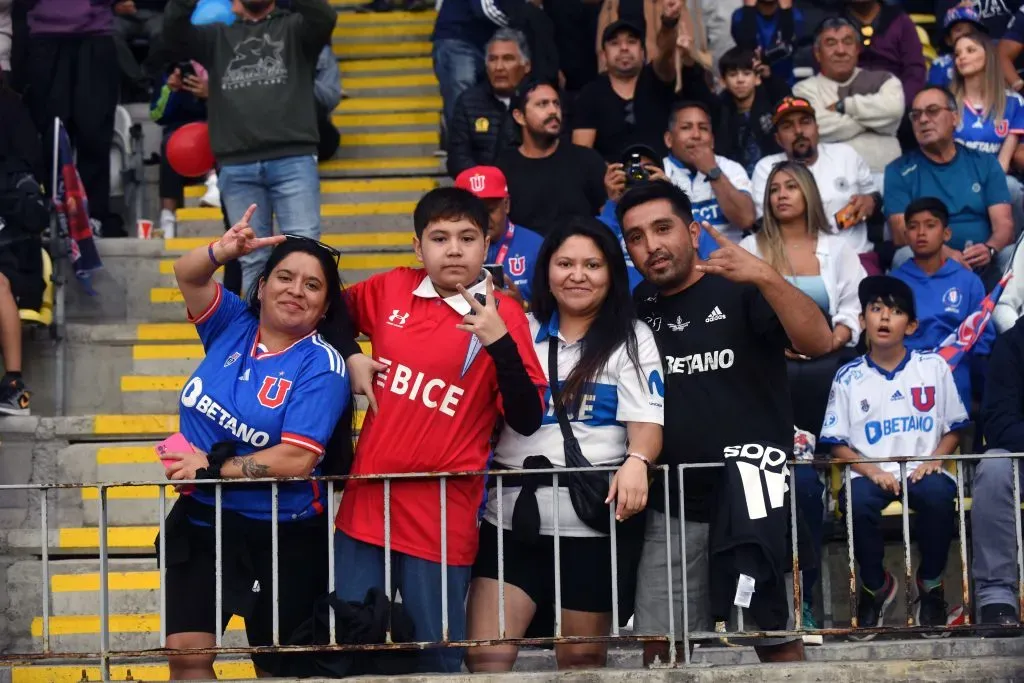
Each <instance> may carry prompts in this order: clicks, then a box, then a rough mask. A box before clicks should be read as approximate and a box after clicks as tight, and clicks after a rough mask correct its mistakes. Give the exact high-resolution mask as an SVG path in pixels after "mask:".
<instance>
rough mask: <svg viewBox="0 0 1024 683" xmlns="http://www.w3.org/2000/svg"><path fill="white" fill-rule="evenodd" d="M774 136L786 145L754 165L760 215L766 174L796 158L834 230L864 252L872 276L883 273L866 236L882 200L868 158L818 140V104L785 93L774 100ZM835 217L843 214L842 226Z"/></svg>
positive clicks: (840, 145) (840, 143)
mask: <svg viewBox="0 0 1024 683" xmlns="http://www.w3.org/2000/svg"><path fill="white" fill-rule="evenodd" d="M772 123H774V124H775V140H776V141H777V142H778V143H779V146H780V147H782V149H783V150H784V151H783V153H782V154H772V155H771V156H767V157H764V158H763V159H761V161H759V162H757V166H755V167H754V177H753V179H752V180H753V186H754V207H755V208H756V209H757V217H758V218H761V216H763V215H764V201H765V191H766V187H765V186H766V185H767V183H768V175H769V174H770V173H771V172H772V168H774V167H775V164H777V163H779V162H780V161H785V160H787V159H788V160H790V161H796V162H799V163H801V164H804V165H805V166H807V170H809V171H810V172H811V175H813V176H814V180H815V182H816V183H817V184H818V192H819V193H820V194H821V201H822V204H824V206H825V215H826V216H828V223H829V227H830V228H831V229H832V231H833V232H838V233H839V234H840V235H842V236H843V237H844V238H845V239H846V240H847V242H848V243H849V245H850V247H851V248H852V249H853V250H854V251H855V252H856V253H857V254H859V255H860V260H861V263H862V264H863V265H864V269H865V270H866V271H868V274H869V275H881V272H882V271H881V266H880V265H879V262H878V257H877V255H876V254H875V253H874V251H873V245H872V244H871V242H870V241H869V240H868V226H867V223H866V220H867V219H868V218H869V217H871V216H873V215H874V213H875V211H876V210H877V209H878V207H879V206H880V205H881V203H882V198H881V195H880V194H879V193H878V188H877V186H876V185H875V180H874V176H872V174H871V169H870V168H868V165H867V162H865V161H864V159H863V158H862V157H861V155H860V154H858V153H857V152H856V151H855V150H854V149H853V147H850V146H849V145H847V144H846V143H844V142H832V143H819V142H818V122H817V119H816V118H815V112H814V107H812V106H811V103H810V102H808V101H807V100H805V99H801V98H799V97H786V98H783V100H782V101H781V102H780V103H779V104H778V105H776V107H775V114H774V115H773V117H772ZM837 217H839V218H842V219H843V220H842V225H839V224H838V223H839V221H838V220H837Z"/></svg>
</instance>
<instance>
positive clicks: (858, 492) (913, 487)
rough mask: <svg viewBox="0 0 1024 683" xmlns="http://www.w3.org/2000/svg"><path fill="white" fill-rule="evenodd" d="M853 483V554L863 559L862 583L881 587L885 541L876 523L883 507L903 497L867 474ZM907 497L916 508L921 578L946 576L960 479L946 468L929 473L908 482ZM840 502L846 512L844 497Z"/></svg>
mask: <svg viewBox="0 0 1024 683" xmlns="http://www.w3.org/2000/svg"><path fill="white" fill-rule="evenodd" d="M908 475H909V471H908ZM851 486H852V487H853V504H852V508H853V555H854V557H855V558H857V563H858V564H859V565H860V582H861V584H862V585H864V586H866V587H867V588H869V589H871V590H877V589H879V588H881V587H882V585H883V584H884V583H885V567H884V565H883V557H884V554H885V543H884V540H883V538H882V533H881V531H880V530H879V528H878V527H879V525H880V523H881V521H882V510H884V509H885V507H886V506H887V505H888V504H889V503H891V502H893V501H895V500H900V499H901V496H896V495H893V494H891V493H889V492H888V491H885V490H883V489H882V488H880V487H879V486H878V485H877V484H875V483H874V482H873V481H871V480H870V479H868V478H867V477H857V478H856V479H854V480H853V481H852V482H851ZM844 496H845V491H844ZM907 500H908V502H909V503H910V509H911V510H913V511H914V512H915V513H917V514H916V515H914V516H913V517H911V520H913V522H914V525H913V535H914V537H915V538H916V540H917V546H918V549H919V550H920V552H921V566H920V569H918V572H917V575H918V578H921V579H924V580H928V581H930V580H934V579H939V578H942V573H943V572H944V571H945V570H946V557H947V556H948V555H949V544H950V543H952V542H953V532H954V529H955V523H956V503H955V501H956V482H954V481H953V480H952V479H951V478H950V477H948V476H946V475H945V474H941V473H935V474H929V475H927V476H925V477H923V478H922V479H921V480H920V481H918V482H916V483H911V484H910V485H909V486H908V488H907ZM840 505H841V507H840V509H841V510H843V511H844V513H845V511H846V503H845V497H844V499H843V501H842V502H841V503H840Z"/></svg>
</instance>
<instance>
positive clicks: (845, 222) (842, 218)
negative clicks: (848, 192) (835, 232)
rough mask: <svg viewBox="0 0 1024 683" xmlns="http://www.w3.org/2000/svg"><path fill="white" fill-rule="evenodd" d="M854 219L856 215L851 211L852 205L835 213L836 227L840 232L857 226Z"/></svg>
mask: <svg viewBox="0 0 1024 683" xmlns="http://www.w3.org/2000/svg"><path fill="white" fill-rule="evenodd" d="M856 218H857V214H856V212H855V211H854V209H853V204H852V203H850V204H847V205H846V206H844V207H843V208H841V209H839V211H837V212H836V227H837V228H839V229H840V230H849V229H850V228H852V227H853V226H855V225H857V220H856Z"/></svg>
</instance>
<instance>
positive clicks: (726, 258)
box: [697, 221, 771, 284]
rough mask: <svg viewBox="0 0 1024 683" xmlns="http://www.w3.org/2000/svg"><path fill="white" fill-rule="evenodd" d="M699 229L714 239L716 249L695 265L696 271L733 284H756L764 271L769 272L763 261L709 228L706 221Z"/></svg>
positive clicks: (763, 274)
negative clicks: (724, 279) (719, 277)
mask: <svg viewBox="0 0 1024 683" xmlns="http://www.w3.org/2000/svg"><path fill="white" fill-rule="evenodd" d="M701 227H702V228H703V229H704V230H705V231H706V232H707V233H708V234H709V235H711V237H712V238H714V240H715V242H716V243H717V244H718V249H715V250H714V251H713V252H711V255H710V256H708V260H707V261H704V262H703V263H698V264H697V270H699V271H700V272H702V273H708V274H710V275H721V276H722V277H724V278H726V279H728V280H732V281H733V282H749V283H752V284H756V283H758V282H760V281H761V280H763V279H764V276H765V274H766V271H765V269H767V270H768V271H771V266H769V265H768V264H767V263H766V262H765V261H762V260H761V259H759V258H758V257H756V256H754V255H753V254H751V253H750V252H749V251H747V250H746V249H744V248H743V247H741V246H740V245H738V244H735V243H734V242H732V241H731V240H730V239H729V238H728V237H726V236H725V235H723V234H722V233H720V232H718V231H717V230H715V229H714V228H713V227H711V224H710V223H708V222H707V221H703V222H702V223H701Z"/></svg>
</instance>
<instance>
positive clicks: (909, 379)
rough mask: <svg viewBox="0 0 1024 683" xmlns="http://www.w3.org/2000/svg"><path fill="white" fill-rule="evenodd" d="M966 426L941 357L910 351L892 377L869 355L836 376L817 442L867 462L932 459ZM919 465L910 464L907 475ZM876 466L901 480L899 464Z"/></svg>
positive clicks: (962, 406) (848, 365) (857, 360)
mask: <svg viewBox="0 0 1024 683" xmlns="http://www.w3.org/2000/svg"><path fill="white" fill-rule="evenodd" d="M967 423H968V417H967V410H966V409H965V408H964V404H963V402H962V401H961V400H960V393H959V392H958V391H957V390H956V384H955V383H954V382H953V373H952V372H951V371H950V369H949V365H947V364H946V361H945V359H943V358H942V356H940V355H938V354H937V353H933V352H931V351H908V352H907V356H906V358H904V360H903V363H901V364H900V366H899V367H897V368H896V369H895V370H894V371H893V372H891V373H890V372H887V371H886V370H884V369H882V368H880V367H878V366H877V365H875V363H873V362H872V361H871V358H870V357H869V356H866V355H865V356H861V357H860V358H857V359H856V360H853V361H851V362H849V363H847V364H846V365H844V366H843V367H842V368H840V369H839V372H837V373H836V378H835V380H834V381H833V382H832V391H831V393H829V399H828V408H827V409H826V411H825V423H824V426H823V427H822V430H821V439H819V441H818V443H819V444H822V443H826V444H842V445H845V446H849V447H850V448H852V449H853V450H855V451H857V452H858V453H860V454H861V455H863V456H864V457H866V458H892V457H900V456H907V457H912V456H920V455H931V454H932V453H934V452H935V449H936V448H937V447H938V445H939V441H941V440H942V437H943V436H945V435H946V434H948V433H950V432H952V431H955V430H957V429H961V428H963V427H965V426H967ZM920 464H921V463H920V462H909V463H907V475H908V476H909V475H910V473H911V472H913V471H914V470H915V469H916V468H917V466H918V465H920ZM878 466H879V467H881V468H882V469H883V470H885V471H886V472H890V473H891V474H894V475H896V477H897V478H898V477H899V475H900V465H899V463H896V462H880V463H878ZM852 476H854V477H859V476H861V475H859V474H857V473H856V472H853V473H852Z"/></svg>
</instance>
